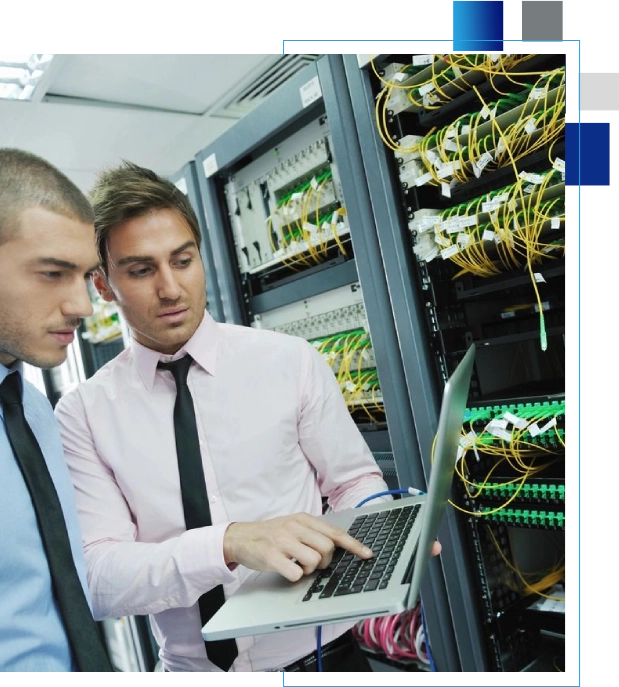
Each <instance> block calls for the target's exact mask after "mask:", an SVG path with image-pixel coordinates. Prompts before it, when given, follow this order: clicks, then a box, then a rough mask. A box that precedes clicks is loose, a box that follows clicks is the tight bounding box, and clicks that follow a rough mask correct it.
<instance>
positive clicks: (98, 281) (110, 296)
mask: <svg viewBox="0 0 619 687" xmlns="http://www.w3.org/2000/svg"><path fill="white" fill-rule="evenodd" d="M92 283H93V284H94V285H95V288H96V289H97V291H98V292H99V295H100V296H101V298H103V300H104V301H107V302H108V303H111V302H112V301H114V300H115V299H114V292H113V291H112V289H111V288H110V286H109V284H108V282H107V277H106V276H105V274H104V273H103V270H101V269H98V270H96V271H95V273H94V274H93V275H92Z"/></svg>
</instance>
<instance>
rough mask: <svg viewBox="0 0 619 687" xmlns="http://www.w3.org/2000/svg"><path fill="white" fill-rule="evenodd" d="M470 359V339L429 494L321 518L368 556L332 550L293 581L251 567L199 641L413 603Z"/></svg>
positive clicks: (448, 401)
mask: <svg viewBox="0 0 619 687" xmlns="http://www.w3.org/2000/svg"><path fill="white" fill-rule="evenodd" d="M474 358H475V346H474V344H473V345H471V346H470V348H469V349H468V351H467V352H466V354H465V356H464V358H463V359H462V360H461V362H460V363H459V364H458V366H457V368H456V369H455V370H454V372H453V374H452V375H451V377H450V379H449V380H448V382H447V384H446V385H445V389H444V391H443V400H442V404H441V411H440V416H439V423H438V430H437V436H436V442H435V449H434V457H433V463H432V469H431V471H430V481H429V486H428V493H427V495H426V494H422V495H420V496H406V497H404V498H401V499H396V500H393V501H390V502H388V503H385V502H379V503H377V504H375V505H372V502H371V501H370V502H369V503H368V504H367V505H364V506H362V507H360V508H352V509H349V510H345V511H340V512H338V513H333V512H330V513H327V514H325V515H323V516H321V517H322V518H324V519H325V520H328V521H329V522H331V523H333V524H335V525H338V526H339V527H342V528H343V529H345V530H347V531H348V532H349V533H350V534H351V535H352V536H353V537H355V538H356V539H359V540H360V541H363V542H364V543H367V544H368V546H369V547H370V548H371V549H372V551H373V552H374V557H373V558H371V559H369V560H367V561H366V560H361V559H360V558H357V557H356V556H353V555H352V554H349V553H348V552H346V551H344V550H343V549H340V548H338V549H336V550H335V552H334V555H333V560H332V562H331V564H330V566H329V568H328V569H327V570H325V571H316V572H314V573H312V574H311V575H307V576H304V577H302V578H301V579H300V580H298V581H297V582H290V581H289V580H287V579H285V578H284V577H282V576H281V575H279V574H278V573H275V572H255V573H253V574H252V575H251V576H250V577H249V578H248V579H247V580H246V581H245V582H244V583H243V584H242V585H241V587H240V588H239V589H238V590H237V592H236V593H235V594H233V595H232V596H231V597H230V598H229V599H228V600H227V601H226V602H225V603H224V604H223V605H222V607H221V608H220V609H219V610H218V611H217V613H215V614H214V615H213V617H212V618H211V619H210V620H209V621H208V622H207V623H206V624H205V625H204V627H203V628H202V636H203V637H204V639H205V640H207V641H213V640H218V639H230V638H233V637H243V636H246V635H256V634H264V633H270V632H279V631H283V630H293V629H298V628H303V627H313V626H316V625H327V624H329V623H340V622H347V621H352V622H358V621H360V620H363V619H365V618H371V617H379V616H385V615H394V614H396V613H400V612H401V611H405V610H407V609H410V608H412V607H413V606H414V605H415V604H416V603H417V600H418V598H419V589H420V585H421V581H422V579H423V575H424V572H425V570H426V567H427V563H428V560H429V559H430V556H431V550H432V546H433V543H434V541H435V540H436V537H437V534H438V529H439V525H440V523H441V520H442V517H443V514H444V512H445V509H446V506H447V502H448V500H449V497H450V493H451V484H452V480H453V474H454V468H455V464H456V459H457V453H458V446H459V443H460V436H461V430H462V422H463V419H464V413H465V411H466V403H467V399H468V394H469V386H470V381H471V375H472V371H473V363H474Z"/></svg>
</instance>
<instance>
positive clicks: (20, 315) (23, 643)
mask: <svg viewBox="0 0 619 687" xmlns="http://www.w3.org/2000/svg"><path fill="white" fill-rule="evenodd" d="M93 219H94V218H93V212H92V208H91V206H90V204H89V202H88V200H87V199H86V197H85V196H84V195H83V194H82V192H81V191H80V190H79V189H78V188H77V187H76V186H75V185H74V184H73V183H72V182H71V181H70V180H69V179H68V178H67V177H66V176H65V175H64V174H62V173H61V172H60V171H59V170H57V169H56V168H55V167H53V166H52V165H50V164H49V163H48V162H46V161H45V160H42V159H41V158H39V157H37V156H35V155H32V154H30V153H27V152H25V151H20V150H16V149H10V148H0V484H2V488H3V497H2V498H1V499H0V522H1V523H2V525H1V526H0V671H20V672H21V671H73V670H82V671H84V670H97V671H99V670H103V671H104V670H111V667H110V666H109V660H108V657H107V652H106V651H105V649H104V647H103V645H102V644H101V640H100V637H99V635H98V633H97V628H96V626H95V625H94V621H93V620H92V615H91V614H90V611H89V607H88V606H87V604H86V603H85V602H84V601H83V600H82V607H81V608H82V610H83V609H85V610H86V614H85V622H83V623H80V625H81V627H80V629H79V632H75V631H74V632H71V631H70V628H69V626H70V625H71V623H70V622H68V621H67V618H71V617H75V615H73V616H72V615H71V613H67V611H66V608H65V606H66V605H71V606H72V605H73V604H72V603H70V604H64V603H60V602H59V600H58V589H57V586H56V587H53V586H52V573H51V572H50V562H49V559H48V555H47V553H46V547H45V545H44V538H43V537H42V534H41V533H42V531H43V530H44V529H45V528H43V527H41V526H40V521H41V519H43V520H44V519H45V517H44V516H43V517H41V514H40V513H39V516H37V513H36V512H35V505H34V504H35V501H36V498H35V495H34V489H33V491H32V493H31V488H32V487H29V486H27V481H26V479H25V478H24V474H26V473H25V472H24V469H23V462H18V455H19V453H20V452H19V451H18V450H17V448H16V446H18V445H19V441H16V439H15V437H16V436H17V435H16V434H15V430H14V427H15V424H12V425H11V423H9V422H8V418H9V416H10V414H11V413H13V416H12V417H13V418H14V417H15V414H16V413H21V407H22V404H23V411H24V414H25V419H26V422H27V423H28V425H30V429H31V430H32V432H33V433H34V436H35V438H36V441H37V443H38V445H39V447H40V449H41V451H40V452H38V455H39V456H40V454H41V452H42V454H43V460H44V463H43V462H40V463H39V465H40V466H42V467H43V470H42V471H44V466H45V465H46V466H47V471H48V472H49V475H50V477H51V483H50V490H51V491H52V492H53V491H55V493H56V495H57V499H56V496H54V495H52V500H54V499H56V501H55V502H56V503H57V501H59V502H60V507H61V513H60V510H59V511H58V514H59V518H58V519H59V520H60V522H58V523H54V528H55V529H56V530H58V529H60V530H62V528H63V523H62V519H63V518H64V526H65V527H66V535H68V542H69V546H67V548H66V550H67V556H66V559H70V558H71V553H72V556H73V560H74V568H75V571H76V572H77V576H78V578H79V581H76V584H75V587H74V588H77V589H78V591H79V589H80V583H81V588H82V589H83V590H84V594H85V599H86V600H88V599H89V597H88V592H87V586H86V574H85V567H84V559H83V550H82V544H81V534H80V528H79V523H78V519H77V513H76V510H75V502H74V492H73V486H72V484H71V481H70V479H69V473H68V470H67V467H66V465H65V462H64V457H63V450H62V444H61V441H60V434H59V432H58V429H57V426H56V421H55V418H54V415H53V412H52V408H51V405H50V403H49V401H48V400H47V398H46V397H45V396H43V395H42V394H41V393H40V392H39V391H38V390H37V389H36V388H35V387H34V386H32V385H31V384H30V383H28V382H26V381H24V380H23V369H22V366H23V362H27V363H29V364H31V365H35V366H37V367H41V368H50V367H54V366H56V365H60V364H61V363H62V362H63V361H64V360H65V358H66V356H67V348H68V346H69V345H70V344H71V342H72V341H73V339H74V337H75V330H76V329H77V327H78V326H79V324H80V322H81V319H82V318H83V317H86V316H88V315H90V314H91V313H92V306H91V303H90V298H89V296H88V290H87V286H86V280H88V279H89V278H90V275H91V273H92V271H93V270H94V269H96V267H97V263H98V258H97V253H96V248H95V240H94V225H93ZM12 375H16V376H17V377H11V379H10V380H9V384H4V382H6V381H7V378H8V377H9V376H12ZM13 382H17V383H16V384H13ZM9 386H11V388H12V393H13V394H14V396H15V395H17V396H18V400H17V402H15V401H14V400H13V399H12V398H11V399H10V400H7V398H8V395H7V394H8V392H7V389H8V388H9ZM20 391H21V398H19V395H20V394H19V392H20ZM5 392H6V393H5ZM20 401H21V403H20ZM9 404H12V405H11V410H9ZM16 406H19V411H17V410H15V407H16ZM21 417H23V415H22V416H21ZM12 422H13V423H14V421H13V420H12ZM22 426H23V425H22ZM11 432H12V433H11ZM22 436H23V433H22ZM22 446H23V443H22ZM35 448H36V446H35ZM22 452H23V449H22ZM32 453H33V451H30V454H32ZM34 453H37V451H34ZM35 465H36V463H35ZM20 466H21V467H20ZM48 483H49V480H48ZM39 503H40V502H39ZM39 508H40V506H39ZM62 536H63V537H64V539H63V541H66V540H67V537H66V536H65V535H64V532H63V533H62ZM48 548H49V547H48ZM68 552H71V553H68ZM66 563H67V561H66V560H65V561H64V564H65V566H66ZM69 569H70V570H71V571H72V572H73V577H75V572H74V569H73V565H72V564H71V563H70V561H69ZM55 584H56V585H57V584H58V583H57V582H55ZM60 586H62V585H60ZM73 596H75V595H73ZM77 596H79V593H78V594H77ZM65 598H66V596H65ZM88 604H89V601H88ZM82 617H84V614H83V613H82ZM91 622H92V627H90V623H91ZM93 630H94V631H95V632H93ZM81 632H85V633H86V634H88V633H90V636H91V637H94V638H95V641H94V642H93V644H91V645H89V647H88V649H87V651H86V652H84V650H83V647H82V646H80V644H81V639H80V633H81ZM95 633H96V634H95ZM91 646H94V649H93V650H92V651H91ZM84 655H85V656H86V657H85V658H84ZM91 656H92V657H93V660H91Z"/></svg>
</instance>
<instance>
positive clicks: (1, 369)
mask: <svg viewBox="0 0 619 687" xmlns="http://www.w3.org/2000/svg"><path fill="white" fill-rule="evenodd" d="M15 370H17V371H18V372H19V374H20V375H21V377H22V379H23V378H24V363H23V362H22V361H21V360H17V361H16V362H14V363H13V364H12V365H11V367H5V366H4V365H3V364H2V363H0V384H2V382H3V381H4V379H5V377H6V376H7V375H9V374H11V372H14V371H15Z"/></svg>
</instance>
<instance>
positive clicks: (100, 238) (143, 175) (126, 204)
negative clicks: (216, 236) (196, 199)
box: [90, 160, 202, 273]
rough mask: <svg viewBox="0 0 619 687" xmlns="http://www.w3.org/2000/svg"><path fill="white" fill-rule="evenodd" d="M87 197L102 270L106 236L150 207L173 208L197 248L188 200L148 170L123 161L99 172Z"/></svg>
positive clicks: (193, 216) (196, 230)
mask: <svg viewBox="0 0 619 687" xmlns="http://www.w3.org/2000/svg"><path fill="white" fill-rule="evenodd" d="M90 200H91V202H92V205H93V207H94V210H95V235H96V240H97V250H98V252H99V259H100V260H101V267H102V268H103V270H104V271H105V272H106V273H107V257H108V255H107V239H108V236H109V234H110V232H111V231H112V229H114V228H115V227H117V226H118V225H119V224H122V223H123V222H126V221H127V220H129V219H133V218H134V217H142V216H144V215H148V214H149V213H150V212H152V211H153V210H176V211H177V212H178V213H179V214H180V215H181V216H182V217H183V219H184V220H185V221H186V222H187V224H188V225H189V229H190V230H191V233H192V234H193V236H194V238H195V240H196V245H197V246H198V247H200V243H201V241H202V235H201V233H200V225H199V223H198V218H197V217H196V213H195V212H194V210H193V208H192V206H191V203H190V202H189V199H188V198H187V196H186V195H185V194H184V193H183V192H182V191H181V190H180V189H179V188H177V187H176V186H175V184H173V183H172V182H171V181H170V180H169V179H166V178H164V177H161V176H159V175H158V174H156V173H155V172H153V171H152V170H150V169H146V168H144V167H139V166H138V165H136V164H134V163H132V162H128V161H126V160H123V163H122V164H121V165H120V166H119V167H116V168H114V169H109V170H104V171H103V172H101V173H100V174H99V176H98V178H97V182H96V183H95V185H94V186H93V188H92V189H91V191H90Z"/></svg>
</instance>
